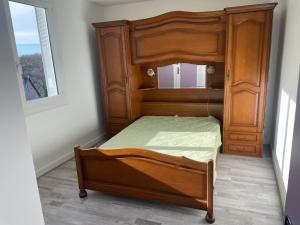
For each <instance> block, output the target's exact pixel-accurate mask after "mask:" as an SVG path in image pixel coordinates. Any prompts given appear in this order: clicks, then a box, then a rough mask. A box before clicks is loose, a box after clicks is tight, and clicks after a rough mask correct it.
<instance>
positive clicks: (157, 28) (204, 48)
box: [131, 11, 225, 63]
mask: <svg viewBox="0 0 300 225" xmlns="http://www.w3.org/2000/svg"><path fill="white" fill-rule="evenodd" d="M131 37H132V48H133V52H132V57H133V63H150V62H160V61H166V60H170V59H180V60H185V61H189V60H190V61H206V62H208V61H216V62H220V61H221V62H222V61H224V52H225V51H224V50H225V45H224V44H225V16H224V12H221V11H220V12H212V13H184V12H172V13H167V14H164V15H161V16H158V17H154V18H150V19H145V20H140V21H134V22H132V32H131Z"/></svg>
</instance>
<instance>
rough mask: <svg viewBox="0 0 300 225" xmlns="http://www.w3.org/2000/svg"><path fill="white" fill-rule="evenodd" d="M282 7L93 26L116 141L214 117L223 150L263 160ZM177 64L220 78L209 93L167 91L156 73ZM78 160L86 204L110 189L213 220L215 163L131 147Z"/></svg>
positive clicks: (88, 153)
mask: <svg viewBox="0 0 300 225" xmlns="http://www.w3.org/2000/svg"><path fill="white" fill-rule="evenodd" d="M275 6H276V4H275V3H269V4H261V5H251V6H241V7H233V8H225V9H224V10H220V11H214V12H169V13H166V14H163V15H161V16H157V17H153V18H148V19H142V20H136V21H127V20H121V21H110V22H101V23H95V24H93V25H94V27H95V28H96V39H97V46H98V53H99V62H100V63H99V64H100V80H101V91H102V96H103V105H104V109H105V119H106V127H107V135H108V137H113V136H114V135H116V134H117V133H118V132H120V131H121V132H123V131H122V130H123V129H124V128H125V129H126V127H127V126H128V125H130V124H132V123H133V122H134V121H136V120H137V119H138V118H140V117H142V116H146V115H148V116H149V115H153V116H171V115H179V116H194V117H203V116H209V115H212V116H214V117H216V118H218V119H219V120H220V121H221V124H220V127H221V129H222V130H223V129H224V131H223V132H224V136H223V138H224V152H225V153H232V154H242V155H251V156H259V155H261V152H262V151H261V149H262V143H263V141H262V140H263V138H262V137H263V121H264V105H265V96H266V95H265V90H266V87H267V82H266V80H267V74H268V61H269V50H270V37H271V27H272V26H271V24H272V14H273V9H274V7H275ZM182 40H185V41H184V42H183V41H182ZM237 55H238V56H239V57H236V56H237ZM253 57H254V58H255V60H253ZM225 59H226V60H225ZM245 62H247V63H245ZM174 63H175V64H176V63H192V64H195V65H210V66H214V68H215V72H214V74H213V75H209V76H207V75H208V74H206V76H207V82H206V85H205V88H203V89H198V88H190V89H186V88H182V89H177V88H175V89H160V88H159V86H158V78H157V76H153V75H152V76H150V75H149V74H148V71H149V69H152V71H154V74H157V68H158V67H161V66H167V65H171V64H174ZM224 87H225V91H224ZM223 120H224V124H223V123H222V121H223ZM223 126H224V127H223ZM75 158H76V165H77V173H78V182H79V188H80V194H79V196H80V197H81V198H84V197H86V196H87V192H86V189H89V190H96V191H103V192H110V193H115V194H120V195H125V196H131V197H137V198H142V199H147V200H155V201H160V202H165V203H172V204H177V205H182V206H186V207H191V208H197V209H202V210H206V211H207V215H206V221H207V222H208V223H213V222H214V221H215V219H214V214H213V184H214V166H215V165H214V163H215V161H214V160H208V161H203V162H202V161H195V160H192V159H189V158H186V157H182V156H174V155H169V154H163V153H159V152H156V151H153V149H151V148H150V147H148V146H146V147H128V146H127V147H126V145H124V146H121V147H120V148H118V149H116V148H112V149H107V148H106V149H103V148H94V149H88V150H86V149H81V148H80V147H76V148H75Z"/></svg>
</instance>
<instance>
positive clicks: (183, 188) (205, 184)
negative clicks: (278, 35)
mask: <svg viewBox="0 0 300 225" xmlns="http://www.w3.org/2000/svg"><path fill="white" fill-rule="evenodd" d="M74 151H75V159H76V167H77V175H78V184H79V190H80V192H79V197H81V198H84V197H86V196H87V192H86V189H88V190H95V191H101V192H109V193H113V194H118V195H123V196H128V197H135V198H140V199H146V200H153V201H158V202H163V203H171V204H176V205H181V206H186V207H191V208H197V209H201V210H206V211H207V215H206V221H207V222H209V223H213V222H214V215H213V180H214V179H213V170H214V165H213V160H211V161H209V162H207V163H202V162H197V161H194V160H190V159H187V158H185V157H176V156H170V155H166V154H161V153H157V152H154V151H151V150H147V149H137V148H122V149H113V150H108V149H106V150H102V149H100V148H93V149H80V147H76V148H75V149H74Z"/></svg>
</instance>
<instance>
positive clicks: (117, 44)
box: [97, 26, 129, 124]
mask: <svg viewBox="0 0 300 225" xmlns="http://www.w3.org/2000/svg"><path fill="white" fill-rule="evenodd" d="M97 34H98V44H99V51H100V54H99V55H100V64H101V84H102V90H103V91H102V93H103V98H104V104H105V109H106V110H105V111H106V119H107V122H108V123H115V124H119V123H127V122H128V120H129V110H128V91H127V85H128V84H127V61H126V60H127V59H126V48H125V34H124V27H122V26H113V27H105V28H99V29H98V32H97Z"/></svg>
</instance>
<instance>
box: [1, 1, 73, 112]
mask: <svg viewBox="0 0 300 225" xmlns="http://www.w3.org/2000/svg"><path fill="white" fill-rule="evenodd" d="M4 1H5V7H6V12H7V13H6V15H7V17H8V20H7V21H8V23H9V24H8V25H9V30H10V37H11V45H12V48H13V54H14V58H15V64H16V67H17V71H18V72H17V74H16V75H17V79H18V83H19V88H20V93H21V98H22V103H23V109H24V113H25V115H26V116H28V115H32V114H36V113H39V112H43V111H48V110H52V109H54V108H58V107H61V106H64V105H66V104H67V99H66V94H65V90H64V88H63V77H62V73H61V69H60V58H59V54H58V48H57V44H56V43H57V42H56V40H57V38H56V35H55V29H54V24H55V21H54V18H55V16H54V11H53V2H51V1H48V0H4ZM9 1H12V2H16V3H21V4H26V5H31V6H34V7H40V8H44V9H45V10H46V17H47V25H48V33H49V40H50V45H51V52H52V59H53V66H54V71H55V78H56V85H57V90H58V95H57V96H50V97H45V98H39V99H34V100H29V101H28V100H26V95H25V90H24V85H23V80H22V74H21V70H20V63H19V56H18V53H17V46H16V40H15V35H14V30H13V24H12V18H11V13H10V8H9Z"/></svg>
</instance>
